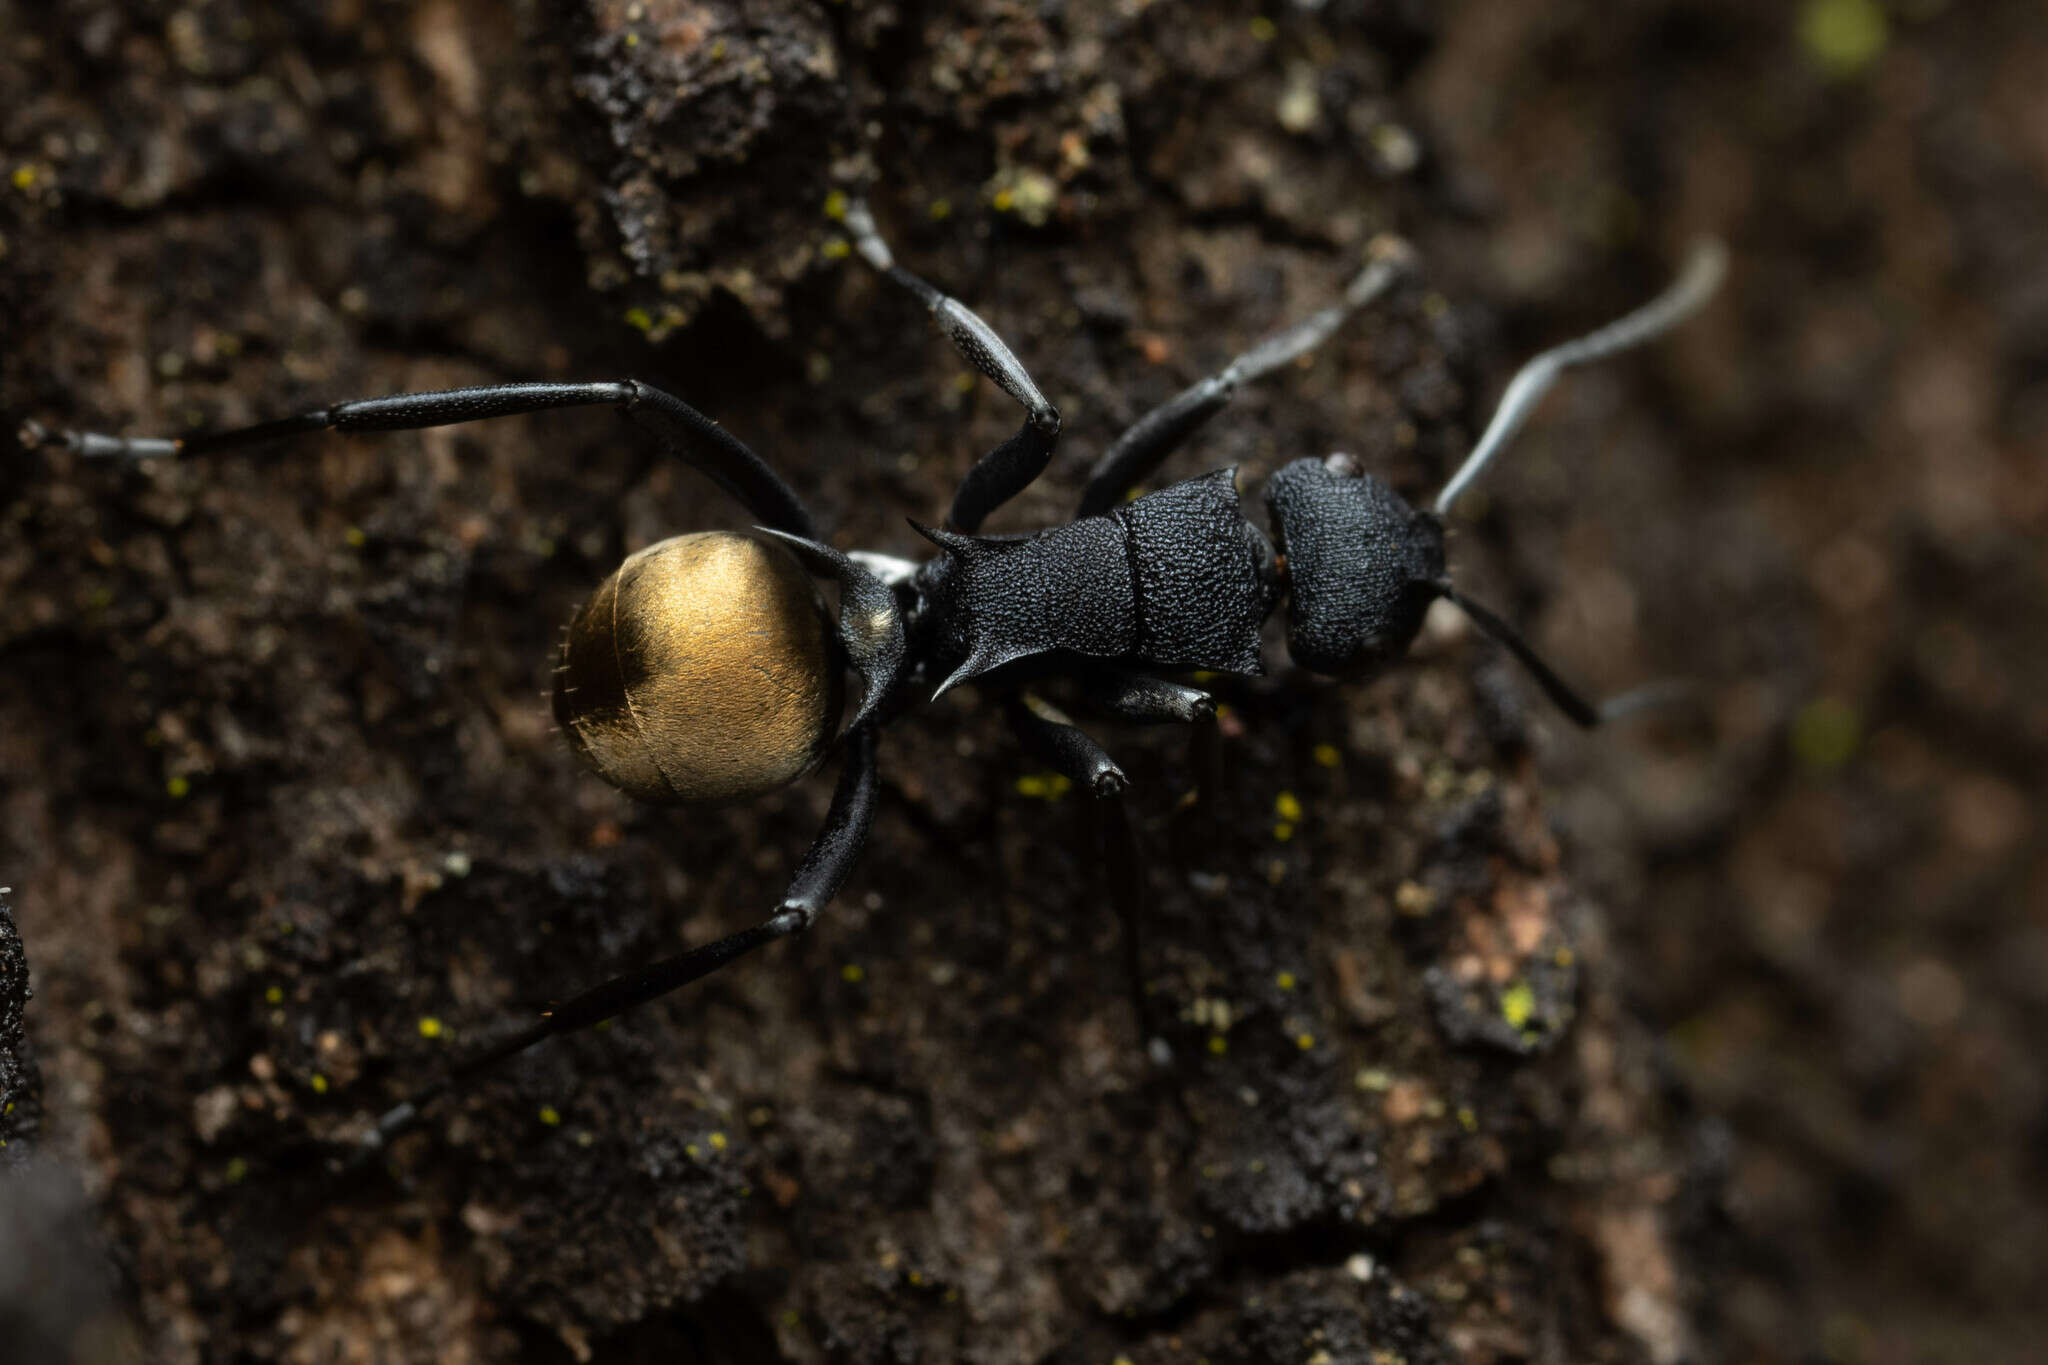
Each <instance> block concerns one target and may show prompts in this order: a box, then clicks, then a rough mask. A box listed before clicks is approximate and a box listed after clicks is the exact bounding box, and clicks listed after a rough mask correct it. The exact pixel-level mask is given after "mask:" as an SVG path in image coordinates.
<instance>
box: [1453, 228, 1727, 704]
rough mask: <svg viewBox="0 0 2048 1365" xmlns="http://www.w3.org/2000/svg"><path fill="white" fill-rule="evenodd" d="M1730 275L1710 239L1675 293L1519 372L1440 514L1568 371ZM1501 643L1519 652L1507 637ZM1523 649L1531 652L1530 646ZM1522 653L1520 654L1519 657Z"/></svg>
mask: <svg viewBox="0 0 2048 1365" xmlns="http://www.w3.org/2000/svg"><path fill="white" fill-rule="evenodd" d="M1727 273H1728V248H1727V247H1725V246H1723V245H1722V244H1721V243H1720V242H1718V241H1716V240H1714V239H1713V238H1707V239H1706V240H1704V241H1701V242H1699V243H1697V244H1696V245H1694V247H1693V249H1692V253H1691V254H1690V255H1689V256H1688V257H1687V258H1686V262H1685V269H1683V270H1682V271H1680V272H1679V275H1678V278H1677V279H1676V280H1674V281H1672V283H1671V287H1670V288H1669V289H1666V290H1665V291H1664V292H1663V293H1661V294H1659V295H1658V296H1657V297H1656V298H1654V299H1651V300H1650V301H1649V302H1648V303H1646V304H1644V305H1643V306H1642V307H1640V308H1638V309H1636V310H1635V311H1634V312H1633V313H1630V314H1628V315H1627V316H1626V317H1622V318H1617V319H1615V320H1614V321H1613V322H1610V323H1608V324H1607V325H1606V326H1605V327H1602V328H1601V329H1600V330H1599V331H1597V332H1590V333H1588V334H1587V335H1585V336H1582V337H1579V338H1578V339H1577V340H1574V341H1567V342H1565V343H1564V344H1563V345H1562V346H1553V347H1552V348H1551V349H1549V350H1547V351H1545V352H1543V353H1542V354H1541V355H1538V356H1536V357H1535V358H1534V359H1533V360H1531V361H1530V362H1529V363H1528V364H1526V365H1524V366H1522V368H1521V369H1520V370H1518V371H1516V373H1515V377H1514V379H1513V380H1511V381H1509V383H1508V387H1507V391H1506V392H1504V393H1503V394H1501V396H1500V406H1499V407H1497V408H1495V409H1494V410H1493V420H1492V421H1491V422H1489V423H1487V425H1486V433H1485V434H1484V435H1483V436H1481V437H1480V438H1479V444H1477V445H1475V446H1473V447H1472V453H1471V454H1470V455H1467V456H1466V457H1465V463H1464V464H1463V465H1461V466H1459V468H1458V472H1457V473H1456V474H1454V475H1453V476H1452V477H1451V481H1450V482H1449V483H1447V484H1445V485H1444V491H1443V492H1441V493H1439V494H1437V499H1436V511H1437V515H1438V516H1444V515H1446V514H1448V513H1449V512H1450V510H1451V504H1452V503H1454V502H1456V501H1457V500H1458V495H1459V494H1461V493H1463V492H1464V491H1465V490H1466V489H1467V488H1470V487H1471V486H1472V483H1473V481H1474V480H1475V479H1477V478H1478V477H1479V475H1480V473H1481V471H1483V470H1484V469H1485V468H1486V465H1487V462H1488V461H1489V460H1491V459H1492V458H1493V457H1494V456H1495V455H1498V454H1499V453H1500V451H1501V448H1502V447H1503V446H1505V445H1507V443H1508V442H1509V441H1511V440H1513V439H1514V437H1515V433H1516V432H1518V431H1520V430H1521V429H1522V423H1524V422H1526V421H1527V420H1528V419H1529V414H1530V413H1531V412H1533V411H1535V408H1536V404H1537V403H1539V402H1540V401H1542V398H1543V395H1544V394H1546V393H1548V392H1550V386H1551V385H1553V384H1555V383H1556V382H1557V381H1558V377H1559V376H1560V375H1562V374H1563V373H1564V372H1565V371H1566V370H1567V369H1570V368H1571V367H1572V366H1574V365H1583V364H1585V363H1586V362H1588V361H1591V360H1605V359H1606V358H1607V357H1608V356H1611V355H1614V354H1616V353H1618V352H1621V351H1625V350H1627V349H1628V348H1629V347H1631V346H1640V345H1641V344H1642V343H1644V342H1646V341H1651V340H1654V339H1655V338H1657V337H1659V336H1662V335H1663V334H1664V333H1666V332H1668V331H1670V330H1671V329H1672V328H1673V327H1676V326H1677V325H1678V324H1679V323H1681V322H1684V321H1685V320H1686V319H1687V318H1689V317H1691V316H1692V315H1693V314H1694V313H1697V312H1698V311H1699V310H1700V309H1701V308H1702V307H1704V306H1705V305H1706V302H1707V300H1708V299H1710V298H1712V297H1713V296H1714V291H1715V290H1716V289H1718V288H1719V287H1720V284H1721V279H1722V277H1723V276H1724V275H1726V274H1727ZM1475 619H1477V618H1475ZM1482 624H1483V623H1482ZM1489 629H1490V628H1489ZM1501 642H1502V643H1503V644H1508V646H1509V648H1511V649H1514V648H1515V646H1514V645H1513V644H1509V642H1508V641H1507V639H1506V638H1505V637H1503V639H1502V641H1501ZM1521 648H1522V649H1526V648H1527V646H1526V645H1524V646H1522V647H1521ZM1520 652H1521V650H1517V653H1518V654H1519V653H1520ZM1525 662H1526V660H1525ZM1560 685H1561V684H1560ZM1544 686H1545V688H1546V689H1548V688H1549V687H1550V683H1549V682H1545V684H1544ZM1551 695H1552V696H1553V697H1555V696H1556V695H1557V693H1556V692H1555V691H1552V693H1551ZM1566 709H1567V710H1569V709H1570V708H1569V707H1567V708H1566ZM1574 719H1576V717H1574ZM1580 723H1581V724H1586V723H1587V722H1583V721H1582V722H1580Z"/></svg>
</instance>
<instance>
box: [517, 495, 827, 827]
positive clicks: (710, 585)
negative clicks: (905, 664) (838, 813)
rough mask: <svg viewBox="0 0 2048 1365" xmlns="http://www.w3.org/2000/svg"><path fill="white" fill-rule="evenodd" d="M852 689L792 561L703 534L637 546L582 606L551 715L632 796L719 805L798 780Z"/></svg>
mask: <svg viewBox="0 0 2048 1365" xmlns="http://www.w3.org/2000/svg"><path fill="white" fill-rule="evenodd" d="M843 695H844V693H843V678H842V669H841V667H840V657H839V643H838V639H837V637H836V636H835V634H834V633H833V627H832V623H831V620H830V618H829V617H828V615H827V613H826V610H825V603H824V599H823V598H822V597H821V596H820V595H819V593H818V589H817V586H816V585H815V584H814V583H813V582H812V581H811V578H810V575H809V574H807V573H806V572H805V571H804V569H803V566H802V565H800V564H799V563H798V562H797V560H796V557H795V556H794V555H792V554H790V552H789V551H787V550H785V549H783V548H782V547H780V546H778V545H771V544H768V543H766V542H764V541H760V540H756V539H754V538H752V537H750V536H744V535H739V534H736V533H734V532H731V531H700V532H698V533H697V534H695V535H687V536H676V537H674V538H672V539H669V540H664V541H662V542H660V543H659V544H656V545H650V546H648V547H647V548H646V549H644V550H642V551H640V552H639V553H638V554H635V555H633V556H632V557H631V558H629V559H627V560H626V562H625V563H624V564H621V565H620V566H619V568H618V572H616V573H614V574H613V575H612V576H611V577H610V578H608V579H606V580H605V581H604V583H603V585H602V586H601V587H599V588H598V590H597V591H596V592H594V593H592V594H591V595H590V600H589V601H588V602H586V603H584V604H583V608H582V610H580V611H578V612H577V613H576V617H575V619H574V620H572V621H571V622H570V623H569V633H568V638H567V639H565V640H564V641H563V642H562V656H561V667H560V668H559V669H557V670H556V673H555V719H556V720H557V721H559V722H560V723H561V726H562V728H563V730H564V731H566V732H567V733H568V735H569V736H570V738H571V740H572V742H573V743H574V744H575V746H576V751H577V753H578V754H580V755H581V756H582V758H583V761H584V762H585V763H587V764H589V765H590V767H591V768H592V769H593V770H594V771H596V772H597V774H598V775H599V776H600V777H602V778H604V779H605V780H606V781H607V782H610V783H611V784H612V785H613V786H615V787H617V788H619V789H620V790H621V791H623V792H625V793H626V794H627V795H628V796H632V797H636V798H638V799H639V800H642V801H653V802H660V803H667V804H674V803H684V804H690V805H717V804H722V803H724V802H728V801H738V800H742V799H744V798H747V797H751V796H759V795H761V794H762V793H764V792H770V791H773V790H775V789H776V788H777V787H780V786H782V785H784V784H785V783H788V782H790V781H793V780H794V779H796V778H797V777H800V776H802V775H803V773H804V772H805V771H806V770H808V769H809V768H810V767H811V766H812V765H813V764H815V763H816V762H817V761H818V759H819V758H820V757H821V756H822V755H823V753H824V750H825V747H826V746H827V745H828V744H829V743H830V742H831V740H832V737H833V734H834V732H835V730H836V728H837V726H838V723H839V708H840V704H841V702H842V700H843Z"/></svg>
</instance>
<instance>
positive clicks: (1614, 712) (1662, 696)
mask: <svg viewBox="0 0 2048 1365" xmlns="http://www.w3.org/2000/svg"><path fill="white" fill-rule="evenodd" d="M1435 586H1436V590H1437V592H1438V594H1440V595H1441V596H1442V597H1444V598H1445V599H1447V600H1448V601H1450V602H1452V603H1454V604H1455V605H1456V606H1457V608H1458V610H1460V611H1462V612H1464V613H1465V615H1466V617H1467V618H1469V619H1470V620H1471V621H1472V623H1473V624H1474V625H1476V626H1478V627H1479V628H1480V629H1481V630H1483V631H1485V632H1486V633H1487V634H1488V635H1491V636H1492V637H1493V638H1494V639H1496V640H1498V641H1499V642H1500V643H1501V644H1502V645H1503V646H1505V647H1506V649H1507V651H1508V653H1510V654H1512V655H1514V656H1515V658H1516V660H1517V661H1519V662H1520V663H1521V665H1522V667H1523V668H1526V669H1528V670H1529V676H1531V677H1533V678H1534V679H1536V682H1537V684H1538V685H1539V686H1540V687H1542V689H1543V691H1544V693H1545V694H1546V695H1547V696H1548V697H1549V698H1550V700H1551V702H1552V703H1554V704H1555V705H1556V707H1557V709H1558V710H1560V711H1562V712H1564V713H1565V715H1567V716H1569V717H1570V718H1571V720H1572V722H1573V723H1574V724H1576V725H1578V726H1580V727H1581V728H1583V729H1587V730H1590V729H1592V728H1593V727H1594V726H1596V725H1604V724H1607V723H1609V722H1611V721H1617V720H1620V719H1622V718H1623V717H1624V716H1632V715H1634V714H1636V712H1638V711H1648V710H1653V709H1655V708H1657V707H1661V706H1669V705H1671V704H1672V703H1674V702H1680V701H1684V700H1686V699H1688V698H1690V697H1692V696H1693V695H1695V693H1696V691H1697V689H1696V688H1695V687H1694V685H1693V684H1691V683H1689V682H1687V681H1685V680H1683V679H1678V678H1666V679H1665V680H1663V681H1662V682H1653V683H1645V684H1643V685H1642V686H1641V687H1636V688H1631V689H1630V690H1629V691H1626V692H1623V693H1622V694H1620V695H1619V696H1614V697H1609V698H1608V699H1607V700H1606V701H1603V702H1600V703H1598V704H1595V703H1593V702H1589V701H1587V700H1586V699H1585V698H1584V697H1583V696H1581V695H1579V692H1578V689H1577V688H1575V687H1573V686H1572V685H1571V684H1570V683H1568V682H1566V681H1565V680H1564V679H1563V678H1560V677H1559V676H1558V675H1557V670H1556V669H1554V668H1552V667H1551V666H1550V665H1549V664H1547V663H1545V662H1544V660H1543V656H1542V655H1540V654H1538V653H1537V652H1536V648H1535V646H1533V645H1531V644H1530V643H1529V642H1528V641H1527V640H1524V639H1523V638H1522V636H1521V632H1519V631H1517V630H1516V629H1515V628H1514V627H1513V626H1511V625H1509V624H1508V623H1507V622H1506V621H1504V620H1502V619H1501V618H1500V617H1498V616H1496V615H1494V614H1493V612H1491V611H1490V610H1488V609H1487V608H1485V607H1482V606H1480V605H1479V604H1478V603H1477V602H1474V601H1473V600H1472V599H1471V598H1469V597H1467V596H1465V594H1463V593H1461V592H1459V591H1458V590H1457V589H1456V588H1454V587H1452V586H1451V585H1450V582H1449V580H1446V579H1439V580H1438V581H1437V583H1436V585H1435Z"/></svg>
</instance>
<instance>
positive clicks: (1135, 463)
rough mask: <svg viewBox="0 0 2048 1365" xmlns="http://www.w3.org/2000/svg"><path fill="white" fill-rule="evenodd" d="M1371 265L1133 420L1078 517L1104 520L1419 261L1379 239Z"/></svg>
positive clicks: (1100, 468) (1099, 465)
mask: <svg viewBox="0 0 2048 1365" xmlns="http://www.w3.org/2000/svg"><path fill="white" fill-rule="evenodd" d="M1371 254H1372V257H1373V259H1372V262H1371V264H1369V265H1367V266H1366V267H1365V269H1363V270H1361V271H1359V272H1358V274H1357V275H1356V276H1354V277H1353V278H1352V281H1351V283H1350V284H1348V285H1346V286H1345V288H1344V297H1343V298H1342V299H1340V300H1338V301H1337V302H1336V303H1333V304H1331V305H1330V306H1329V307H1327V308H1325V309H1323V310H1322V311H1321V312H1319V313H1316V314H1315V315H1314V316H1312V317H1307V318H1304V319H1302V320H1301V321H1300V322H1297V323H1295V324H1294V325H1293V326H1291V327H1288V328H1286V329H1285V330H1283V331H1279V332H1275V333H1274V334H1273V335H1272V336H1269V337H1267V338H1266V339H1265V340H1264V341H1261V342H1260V343H1259V344H1258V345H1256V346H1254V347H1252V348H1251V349H1250V350H1248V351H1246V352H1245V353H1244V354H1243V355H1240V356H1239V357H1237V359H1235V360H1233V361H1231V362H1230V363H1229V364H1228V365H1225V366H1224V367H1223V368H1222V369H1221V370H1218V371H1217V372H1216V373H1215V374H1212V375H1210V376H1209V377H1208V378H1207V379H1204V380H1201V381H1200V382H1199V383H1196V384H1193V385H1190V386H1189V387H1187V388H1185V389H1183V390H1181V391H1180V392H1179V393H1178V394H1176V395H1175V396H1173V397H1172V398H1169V399H1167V400H1166V401H1165V402H1164V403H1161V404H1160V405H1159V406H1158V407H1156V408H1154V409H1152V411H1150V412H1148V413H1146V414H1145V415H1144V416H1143V417H1140V418H1139V419H1138V420H1137V421H1136V422H1133V423H1132V424H1131V426H1130V428H1129V430H1127V431H1125V432H1124V434H1123V435H1121V436H1119V437H1117V438H1116V440H1115V442H1113V443H1112V444H1111V445H1110V447H1109V449H1108V450H1107V451H1105V452H1104V453H1103V456H1102V458H1101V459H1100V460H1098V461H1096V463H1095V469H1094V471H1093V472H1092V473H1091V474H1090V475H1089V476H1088V487H1087V488H1086V489H1085V490H1084V491H1083V492H1082V494H1081V508H1080V511H1079V513H1078V514H1077V515H1079V516H1084V517H1097V516H1101V515H1102V514H1103V513H1105V512H1107V511H1109V510H1110V509H1111V508H1113V507H1115V506H1116V505H1117V504H1118V503H1120V502H1122V501H1123V499H1124V495H1125V494H1126V493H1127V492H1129V491H1130V489H1131V488H1133V487H1134V486H1136V485H1137V484H1138V483H1139V482H1140V481H1141V480H1143V479H1144V478H1145V477H1146V476H1148V475H1149V474H1151V473H1152V471H1153V470H1155V469H1157V468H1159V466H1160V464H1161V463H1162V462H1164V461H1165V459H1166V457H1167V456H1168V455H1171V454H1172V453H1173V452H1174V451H1175V450H1177V449H1179V448H1180V445H1181V443H1182V442H1183V441H1185V440H1187V438H1188V437H1189V436H1191V435H1193V434H1194V433H1195V431H1196V430H1197V429H1198V428H1200V427H1201V425H1202V424H1203V423H1204V422H1207V421H1208V420H1209V419H1210V418H1211V417H1214V416H1215V415H1216V414H1217V413H1219V412H1221V411H1222V410H1223V409H1224V408H1225V407H1227V406H1228V405H1229V403H1230V400H1231V399H1232V398H1233V397H1235V396H1236V394H1237V391H1238V388H1239V387H1240V386H1242V385H1244V384H1246V383H1248V382H1250V381H1251V380H1254V379H1258V378H1261V377H1263V376H1265V375H1268V374H1271V373H1272V372H1273V371H1274V370H1277V369H1279V368H1280V367H1281V366H1282V365H1285V364H1288V363H1289V362H1291V361H1293V360H1296V359H1298V358H1299V357H1301V356H1303V355H1306V354H1307V353H1308V352H1310V351H1312V350H1314V349H1315V348H1316V347H1317V346H1320V345H1322V344H1323V342H1325V341H1327V340H1328V339H1329V337H1330V335H1331V334H1332V333H1333V332H1335V331H1336V330H1337V329H1338V328H1339V327H1341V326H1343V324H1344V322H1345V320H1346V319H1347V318H1349V317H1350V316H1351V315H1352V314H1353V313H1356V312H1357V311H1358V310H1359V309H1361V308H1364V307H1365V306H1366V305H1367V304H1369V303H1371V302H1372V301H1373V300H1375V299H1377V298H1379V297H1380V296H1381V295H1382V294H1384V293H1386V292H1387V290H1388V289H1389V288H1390V287H1392V286H1393V285H1394V284H1395V282H1397V281H1398V280H1399V279H1400V278H1401V277H1402V276H1403V275H1405V274H1407V273H1408V271H1409V270H1410V268H1411V267H1412V266H1413V264H1414V254H1413V252H1412V250H1411V249H1410V248H1409V246H1408V244H1407V243H1405V242H1403V241H1401V240H1400V239H1398V238H1395V237H1380V238H1377V239H1375V240H1374V242H1373V244H1372V249H1371Z"/></svg>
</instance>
